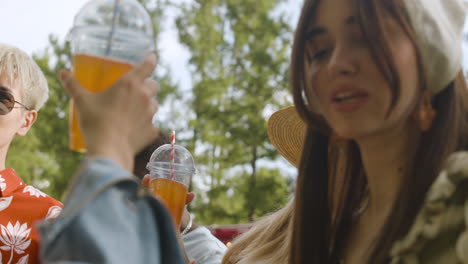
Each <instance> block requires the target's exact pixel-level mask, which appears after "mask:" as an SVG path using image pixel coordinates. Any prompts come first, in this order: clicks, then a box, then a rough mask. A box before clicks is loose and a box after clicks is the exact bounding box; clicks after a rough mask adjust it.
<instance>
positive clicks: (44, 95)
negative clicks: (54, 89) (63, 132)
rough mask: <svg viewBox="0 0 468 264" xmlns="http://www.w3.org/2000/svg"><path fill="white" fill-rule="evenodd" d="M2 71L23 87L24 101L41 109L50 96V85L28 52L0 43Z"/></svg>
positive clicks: (2, 73) (0, 69)
mask: <svg viewBox="0 0 468 264" xmlns="http://www.w3.org/2000/svg"><path fill="white" fill-rule="evenodd" d="M0 73H1V75H2V76H3V77H4V78H7V79H8V81H9V82H11V83H14V82H18V84H19V85H20V86H21V87H22V90H21V95H22V97H23V99H22V102H21V103H23V104H24V105H26V106H27V107H28V108H31V109H35V110H39V109H40V108H41V107H42V106H43V105H44V103H45V102H46V101H47V99H48V98H49V86H48V84H47V80H46V78H45V76H44V73H43V72H42V71H41V69H40V68H39V66H38V65H37V63H36V62H35V61H34V60H33V59H32V58H31V57H30V56H29V55H28V54H26V52H24V51H22V50H20V49H19V48H16V47H13V46H10V45H6V44H2V43H0Z"/></svg>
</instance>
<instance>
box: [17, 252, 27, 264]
mask: <svg viewBox="0 0 468 264" xmlns="http://www.w3.org/2000/svg"><path fill="white" fill-rule="evenodd" d="M28 260H29V254H26V255H24V256H22V257H21V258H20V259H19V260H18V262H17V263H16V264H28Z"/></svg>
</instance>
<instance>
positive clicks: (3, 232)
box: [0, 169, 63, 264]
mask: <svg viewBox="0 0 468 264" xmlns="http://www.w3.org/2000/svg"><path fill="white" fill-rule="evenodd" d="M62 206H63V205H62V204H61V203H60V202H59V201H57V200H55V199H54V198H52V197H50V196H48V195H46V194H45V193H43V192H41V191H40V190H38V189H36V188H34V187H32V186H30V185H26V184H25V183H24V182H23V181H22V180H21V178H20V177H18V175H17V174H16V172H15V171H14V170H13V169H6V170H2V171H0V263H3V264H26V263H39V234H38V233H37V231H36V229H35V226H34V225H35V223H36V222H37V221H38V220H41V219H50V218H55V217H57V216H58V214H59V213H60V211H61V210H62Z"/></svg>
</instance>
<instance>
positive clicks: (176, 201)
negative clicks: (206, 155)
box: [146, 144, 196, 226]
mask: <svg viewBox="0 0 468 264" xmlns="http://www.w3.org/2000/svg"><path fill="white" fill-rule="evenodd" d="M171 155H173V162H171ZM146 168H147V169H148V170H149V172H150V175H151V181H150V187H151V189H152V190H153V191H154V193H155V195H156V196H157V197H158V198H159V199H160V200H161V201H162V202H163V203H164V205H165V206H166V207H167V209H168V210H169V213H170V214H171V216H172V218H173V219H174V222H175V224H176V226H180V221H181V219H182V214H183V212H184V206H185V200H186V198H187V191H188V185H189V183H190V178H191V177H192V176H193V175H194V174H195V172H196V169H195V163H194V161H193V158H192V155H191V154H190V152H189V151H188V150H187V149H186V148H184V147H182V146H179V145H174V152H172V145H170V144H166V145H162V146H161V147H159V148H158V149H156V150H155V151H154V152H153V154H152V155H151V158H150V160H149V162H148V164H147V166H146Z"/></svg>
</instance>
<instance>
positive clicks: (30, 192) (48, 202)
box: [21, 185, 63, 219]
mask: <svg viewBox="0 0 468 264" xmlns="http://www.w3.org/2000/svg"><path fill="white" fill-rule="evenodd" d="M21 195H22V196H23V201H24V202H27V203H30V204H31V211H30V213H31V214H33V213H34V212H35V214H37V215H38V217H39V218H46V219H50V218H55V217H57V216H58V214H59V213H60V212H61V211H62V207H63V204H62V203H61V202H59V201H58V200H56V199H55V198H53V197H51V196H49V195H48V194H46V193H44V192H42V191H41V190H39V189H37V188H36V187H34V186H32V185H26V186H24V188H23V190H22V191H21Z"/></svg>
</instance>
